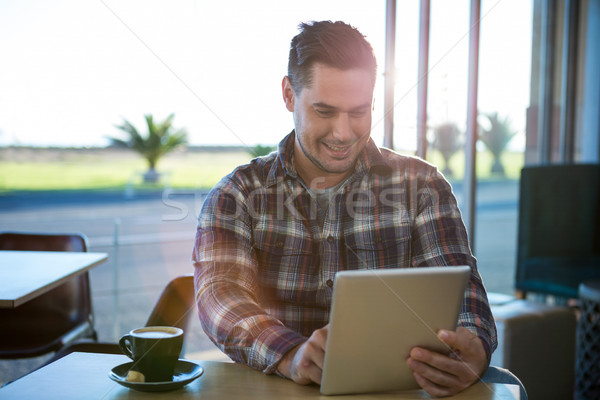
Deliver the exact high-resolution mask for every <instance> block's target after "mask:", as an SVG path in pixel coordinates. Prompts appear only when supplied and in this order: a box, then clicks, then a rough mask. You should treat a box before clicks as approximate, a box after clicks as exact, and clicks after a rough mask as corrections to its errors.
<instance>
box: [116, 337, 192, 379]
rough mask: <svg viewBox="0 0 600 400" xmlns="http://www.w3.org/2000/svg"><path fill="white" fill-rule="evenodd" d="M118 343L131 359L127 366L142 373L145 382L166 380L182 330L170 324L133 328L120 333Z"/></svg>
mask: <svg viewBox="0 0 600 400" xmlns="http://www.w3.org/2000/svg"><path fill="white" fill-rule="evenodd" d="M119 346H120V347H121V350H122V351H123V353H125V355H126V356H127V357H129V358H131V359H132V360H133V362H134V363H133V366H132V368H131V369H132V370H134V371H138V372H141V373H142V374H144V377H145V379H146V382H169V381H172V380H173V371H174V370H175V364H177V360H179V355H180V354H181V348H182V347H183V330H182V329H180V328H176V327H172V326H147V327H145V328H137V329H134V330H132V331H130V332H129V333H128V334H127V335H123V336H122V337H121V339H119Z"/></svg>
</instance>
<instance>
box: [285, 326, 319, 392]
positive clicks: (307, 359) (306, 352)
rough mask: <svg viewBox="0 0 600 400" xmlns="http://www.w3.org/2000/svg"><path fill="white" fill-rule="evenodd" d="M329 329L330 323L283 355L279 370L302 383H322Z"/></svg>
mask: <svg viewBox="0 0 600 400" xmlns="http://www.w3.org/2000/svg"><path fill="white" fill-rule="evenodd" d="M328 331H329V325H326V326H325V327H323V328H321V329H317V330H316V331H314V332H313V333H312V335H310V337H309V338H308V340H307V341H306V342H304V343H302V344H301V345H299V346H297V347H296V348H294V349H293V350H292V351H290V352H289V353H287V354H286V355H285V356H283V358H282V359H281V361H280V362H279V366H278V367H277V369H278V370H279V372H280V373H282V374H283V375H284V376H285V377H287V378H289V379H291V380H293V381H294V382H296V383H299V384H301V385H308V384H309V383H316V384H321V374H322V373H323V360H324V359H325V344H326V343H327V333H328Z"/></svg>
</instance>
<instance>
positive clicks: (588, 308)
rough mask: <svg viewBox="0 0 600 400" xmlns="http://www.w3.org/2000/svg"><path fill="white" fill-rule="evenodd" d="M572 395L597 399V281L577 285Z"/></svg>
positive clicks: (599, 285)
mask: <svg viewBox="0 0 600 400" xmlns="http://www.w3.org/2000/svg"><path fill="white" fill-rule="evenodd" d="M579 299H580V302H581V315H580V317H579V322H578V324H577V357H576V364H575V369H576V375H575V397H576V398H577V399H600V280H597V281H590V282H584V283H582V284H581V285H580V286H579Z"/></svg>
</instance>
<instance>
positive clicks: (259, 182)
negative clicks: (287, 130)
mask: <svg viewBox="0 0 600 400" xmlns="http://www.w3.org/2000/svg"><path fill="white" fill-rule="evenodd" d="M276 162H277V152H273V153H271V154H268V155H266V156H261V157H256V158H253V159H252V160H250V162H248V163H247V164H242V165H240V166H238V167H236V168H235V169H234V170H233V171H232V172H231V173H229V174H228V175H226V176H225V177H224V178H223V179H221V181H220V182H219V183H218V184H217V185H216V186H215V189H221V190H223V189H226V188H232V187H233V188H235V189H237V190H253V189H255V188H257V187H262V186H264V185H265V184H266V182H267V178H268V176H269V173H271V171H272V169H273V168H274V166H275V163H276Z"/></svg>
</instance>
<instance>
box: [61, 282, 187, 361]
mask: <svg viewBox="0 0 600 400" xmlns="http://www.w3.org/2000/svg"><path fill="white" fill-rule="evenodd" d="M194 299H195V295H194V278H193V276H192V275H191V274H189V275H181V276H178V277H176V278H174V279H172V280H171V281H170V282H169V283H168V284H167V286H166V287H165V288H164V289H163V291H162V293H161V294H160V296H159V298H158V300H157V302H156V304H155V305H154V308H153V309H152V312H151V313H150V316H149V317H148V320H147V321H146V326H176V327H178V328H181V329H183V335H184V345H185V334H186V330H187V327H188V323H189V321H190V315H191V314H193V310H194V306H195V301H194ZM123 334H125V332H123ZM76 351H79V352H86V353H108V354H122V352H121V348H120V347H119V344H118V343H112V342H93V341H85V340H83V341H78V342H75V343H72V344H71V345H69V346H67V347H65V348H63V349H62V350H61V351H59V352H58V353H57V354H56V355H55V356H54V357H53V358H52V360H50V361H49V362H52V361H54V360H57V359H59V358H61V357H64V356H66V355H67V354H70V353H73V352H76Z"/></svg>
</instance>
